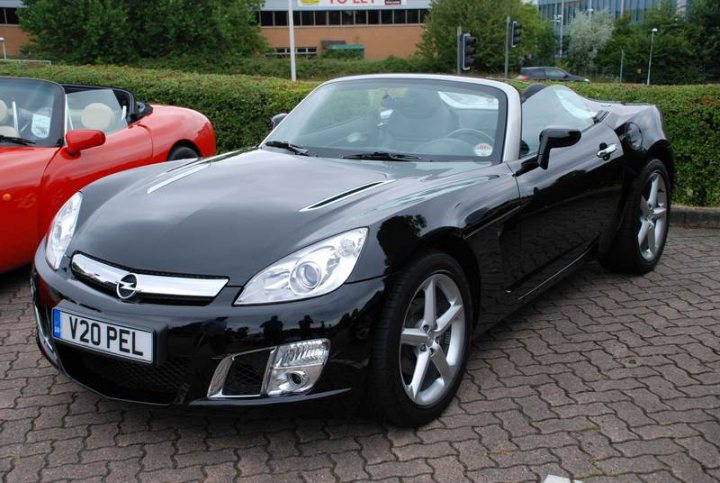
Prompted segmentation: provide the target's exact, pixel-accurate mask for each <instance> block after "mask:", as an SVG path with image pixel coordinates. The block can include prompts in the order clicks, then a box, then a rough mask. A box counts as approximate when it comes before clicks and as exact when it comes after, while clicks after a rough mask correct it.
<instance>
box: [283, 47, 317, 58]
mask: <svg viewBox="0 0 720 483" xmlns="http://www.w3.org/2000/svg"><path fill="white" fill-rule="evenodd" d="M289 55H290V47H279V48H277V49H275V57H288V56H289ZM295 55H297V56H298V57H317V47H295Z"/></svg>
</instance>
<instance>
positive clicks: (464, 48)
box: [460, 34, 477, 70]
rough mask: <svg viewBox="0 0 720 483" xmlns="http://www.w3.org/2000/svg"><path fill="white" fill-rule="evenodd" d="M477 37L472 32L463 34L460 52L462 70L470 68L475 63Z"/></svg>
mask: <svg viewBox="0 0 720 483" xmlns="http://www.w3.org/2000/svg"><path fill="white" fill-rule="evenodd" d="M476 43H477V39H476V38H475V37H473V36H472V35H470V34H462V40H461V42H460V54H461V61H462V64H461V66H462V70H470V69H472V67H473V65H474V64H475V44H476Z"/></svg>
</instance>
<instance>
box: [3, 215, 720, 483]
mask: <svg viewBox="0 0 720 483" xmlns="http://www.w3.org/2000/svg"><path fill="white" fill-rule="evenodd" d="M26 278H27V270H24V271H20V272H15V273H12V274H10V275H5V276H4V277H3V279H2V281H0V424H1V426H0V480H6V481H36V480H43V481H55V480H77V479H87V480H88V481H91V480H94V481H101V480H104V481H133V480H136V479H137V480H141V481H189V480H207V481H229V480H232V479H234V478H238V479H240V480H247V481H270V480H272V481H285V480H290V481H295V480H306V481H334V480H342V481H350V480H368V479H377V480H380V479H389V480H398V479H412V480H414V479H418V480H423V481H424V480H427V481H431V480H433V479H434V480H437V481H461V480H465V479H469V480H475V481H523V480H531V481H538V480H542V479H544V478H545V477H546V476H547V475H548V474H553V475H558V476H568V477H571V476H572V477H575V478H581V479H582V480H583V481H585V482H586V483H587V482H595V481H621V482H624V481H677V480H682V481H688V482H703V481H718V480H720V231H704V230H683V229H678V228H675V229H674V230H673V231H672V233H671V237H670V241H669V246H668V247H667V251H666V253H665V256H664V258H663V261H662V264H661V265H660V266H659V267H658V269H657V271H655V272H654V273H651V274H648V275H647V276H645V277H640V278H631V277H624V276H618V275H613V274H610V273H607V272H605V271H604V270H602V269H601V268H600V267H599V266H598V265H597V264H594V263H593V264H590V265H588V266H587V267H585V268H583V269H582V270H581V271H579V272H578V273H577V274H575V275H574V276H572V277H571V278H570V279H568V280H567V281H565V282H563V283H561V284H560V285H558V286H556V288H554V289H553V290H551V292H550V293H549V294H547V295H546V296H543V297H542V298H541V299H540V300H538V301H537V302H536V303H534V304H533V305H532V306H529V307H527V308H526V309H524V310H523V311H521V312H519V313H517V314H516V315H514V316H512V317H511V318H510V319H509V320H508V322H507V323H504V324H502V325H500V326H498V327H497V328H496V329H494V330H493V331H492V332H491V333H489V334H488V335H486V336H483V337H482V338H481V339H480V340H479V341H478V342H477V343H476V344H475V347H474V350H473V353H472V355H471V360H470V364H469V367H468V371H467V375H466V377H465V379H464V381H463V384H462V386H461V388H460V392H459V394H458V396H457V398H456V400H455V401H454V403H453V404H452V406H451V407H450V409H449V410H448V411H447V413H446V414H445V415H444V416H443V417H442V418H441V419H440V420H439V421H437V422H436V423H434V424H432V425H430V426H428V427H424V428H421V429H418V430H401V429H396V428H390V427H386V426H383V425H379V424H376V423H374V422H372V421H368V420H365V419H362V418H361V417H353V418H350V419H348V418H345V419H343V418H337V417H335V418H333V419H329V418H328V417H327V416H324V417H319V416H318V415H317V414H315V415H313V414H312V413H310V414H308V413H306V412H300V413H298V412H292V411H290V412H288V411H282V412H280V413H278V411H276V410H274V411H272V412H270V411H267V410H266V411H255V412H252V413H249V414H240V413H237V412H236V413H233V412H219V411H215V412H210V411H207V410H206V411H202V412H190V411H186V410H181V409H148V408H146V407H141V406H135V405H130V404H120V403H117V402H111V401H106V400H103V399H101V398H98V397H96V396H95V395H93V394H92V393H90V392H88V391H86V390H83V389H81V388H80V387H78V386H77V385H75V384H73V383H71V382H69V381H68V380H67V379H65V378H64V377H62V376H60V375H58V374H57V373H56V371H55V370H54V369H53V368H52V367H50V366H49V365H48V364H47V363H46V362H45V361H44V360H43V359H42V358H41V357H40V354H39V352H38V350H37V349H36V347H35V343H34V340H33V334H32V332H33V328H34V321H33V316H32V310H31V308H30V299H29V293H28V287H27V282H26ZM298 414H300V416H298ZM608 477H610V478H608Z"/></svg>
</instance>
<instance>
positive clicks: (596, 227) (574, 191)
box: [508, 86, 623, 297]
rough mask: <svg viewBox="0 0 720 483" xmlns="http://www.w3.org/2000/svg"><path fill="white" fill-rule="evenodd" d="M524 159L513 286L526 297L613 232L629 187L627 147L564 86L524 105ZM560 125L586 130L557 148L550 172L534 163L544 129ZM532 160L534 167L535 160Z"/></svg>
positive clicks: (518, 170)
mask: <svg viewBox="0 0 720 483" xmlns="http://www.w3.org/2000/svg"><path fill="white" fill-rule="evenodd" d="M522 114H523V122H522V125H523V127H522V139H523V146H522V148H521V155H522V154H523V152H524V154H525V155H524V157H523V158H522V159H520V160H517V161H513V162H510V163H508V164H509V165H510V168H511V169H512V170H513V172H514V173H515V177H516V180H517V183H518V188H519V190H520V198H521V203H522V208H521V210H520V212H519V222H518V224H517V228H518V229H519V230H520V239H521V250H520V253H519V254H517V256H516V257H515V258H514V260H515V262H514V265H515V266H514V267H513V268H514V271H513V274H514V277H513V279H512V280H510V281H509V282H510V285H511V288H512V289H513V290H516V291H517V293H518V295H519V296H520V297H524V296H525V295H527V294H528V293H530V292H531V291H533V290H534V289H535V288H537V287H538V286H539V285H541V284H543V283H544V282H545V281H546V280H548V279H549V278H551V277H552V276H554V275H555V274H557V273H558V272H559V271H561V270H563V269H564V268H565V267H567V266H568V265H569V264H571V263H572V262H573V261H574V260H576V259H577V258H578V257H580V256H581V255H582V254H584V253H585V252H586V251H587V250H588V249H589V248H590V247H591V245H592V244H593V242H595V241H596V240H597V239H598V238H599V237H600V236H601V234H602V233H603V232H605V231H606V230H608V228H609V227H610V223H612V220H613V219H614V218H615V214H616V212H617V210H618V208H619V202H620V198H621V191H622V178H623V164H622V156H623V153H622V147H621V144H620V140H619V139H618V137H617V135H616V134H615V132H614V131H613V130H612V129H611V128H610V127H609V126H607V125H606V124H604V123H603V122H602V121H597V120H596V119H597V116H596V114H597V113H596V112H593V110H592V105H591V104H590V103H588V102H587V101H585V100H584V99H583V98H582V97H580V96H578V95H577V94H575V93H574V92H573V91H571V90H570V89H568V88H566V87H564V86H551V87H547V88H545V89H542V90H540V91H539V92H538V93H536V94H535V95H533V96H531V97H530V98H528V99H526V100H525V101H524V102H523V106H522ZM550 126H561V127H565V128H574V129H578V130H580V131H581V138H580V140H579V141H578V142H577V143H576V144H575V145H573V146H569V147H564V148H556V149H553V150H552V151H550V159H549V164H548V167H547V169H543V168H541V167H539V166H536V167H534V168H532V169H528V166H532V161H533V158H536V157H537V151H538V148H539V136H540V132H541V131H542V130H543V129H545V128H546V127H550ZM528 163H530V164H528Z"/></svg>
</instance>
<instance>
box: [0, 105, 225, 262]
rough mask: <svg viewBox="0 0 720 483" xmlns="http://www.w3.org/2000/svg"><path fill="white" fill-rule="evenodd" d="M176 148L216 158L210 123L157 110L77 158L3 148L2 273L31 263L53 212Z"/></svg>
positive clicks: (50, 150) (54, 151) (184, 112)
mask: <svg viewBox="0 0 720 483" xmlns="http://www.w3.org/2000/svg"><path fill="white" fill-rule="evenodd" d="M177 145H186V146H190V147H193V148H194V149H195V150H196V151H198V152H199V153H200V155H201V156H202V157H206V156H212V155H214V154H215V153H216V148H215V132H214V130H213V128H212V125H211V124H210V121H208V119H207V118H206V117H205V116H203V115H202V114H200V113H198V112H195V111H192V110H190V109H184V108H180V107H171V106H155V105H154V106H153V111H152V112H151V113H150V114H148V115H146V116H145V117H143V118H141V119H140V120H139V121H136V122H134V123H132V124H130V125H129V126H128V127H127V128H125V129H122V130H120V131H118V132H116V133H113V134H110V135H108V136H107V138H106V141H105V144H103V145H102V146H98V147H95V148H91V149H87V150H84V151H82V152H81V153H80V154H79V155H77V156H71V155H69V154H68V153H67V151H66V150H65V148H58V147H29V146H0V273H2V272H5V271H8V270H11V269H13V268H17V267H20V266H22V265H25V264H27V263H30V262H31V261H32V258H33V254H34V252H35V249H36V248H37V245H38V243H40V240H41V239H42V237H43V236H44V235H45V233H46V232H47V229H48V227H49V225H50V223H51V222H52V219H53V217H54V216H55V213H57V211H58V210H59V209H60V207H61V206H62V205H63V203H65V201H67V200H68V198H70V197H71V196H72V195H73V194H74V193H76V192H77V191H78V190H80V189H82V188H83V187H84V186H86V185H87V184H89V183H91V182H93V181H95V180H98V179H100V178H102V177H104V176H107V175H110V174H113V173H117V172H119V171H124V170H126V169H131V168H135V167H138V166H145V165H147V164H153V163H160V162H163V161H166V160H167V158H168V155H169V154H170V151H171V150H172V149H173V147H175V146H177Z"/></svg>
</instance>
